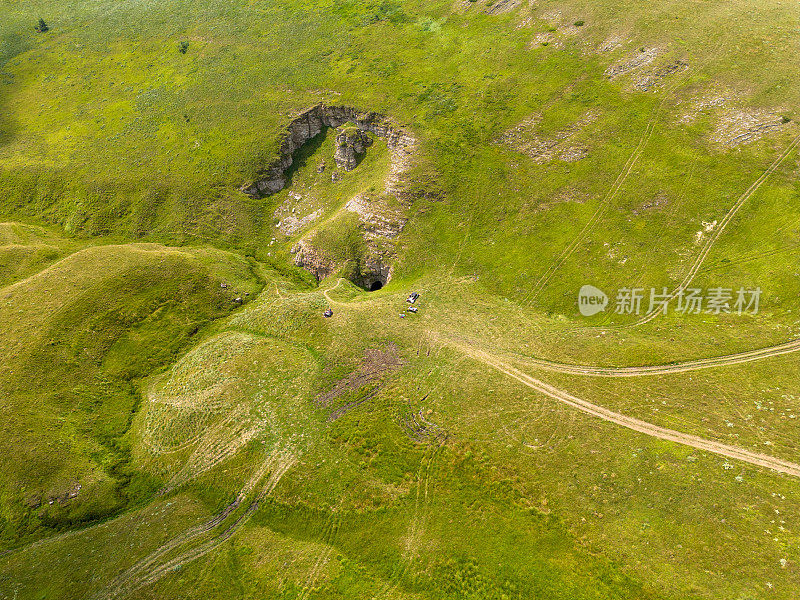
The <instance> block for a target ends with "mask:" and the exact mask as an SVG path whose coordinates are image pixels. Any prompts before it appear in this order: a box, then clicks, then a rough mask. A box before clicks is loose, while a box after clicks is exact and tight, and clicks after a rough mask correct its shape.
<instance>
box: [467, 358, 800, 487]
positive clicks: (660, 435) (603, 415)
mask: <svg viewBox="0 0 800 600" xmlns="http://www.w3.org/2000/svg"><path fill="white" fill-rule="evenodd" d="M458 348H459V349H460V350H461V351H462V352H464V353H466V354H467V355H469V356H470V357H472V358H473V359H475V360H477V361H479V362H482V363H484V364H486V365H488V366H490V367H492V368H494V369H496V370H497V371H500V372H501V373H503V374H505V375H507V376H509V377H511V378H513V379H515V380H517V381H518V382H520V383H522V384H523V385H525V386H527V387H529V388H531V389H533V390H536V391H537V392H539V393H540V394H543V395H545V396H547V397H548V398H551V399H553V400H557V401H558V402H562V403H564V404H566V405H568V406H571V407H572V408H575V409H577V410H580V411H582V412H584V413H586V414H589V415H592V416H595V417H599V418H600V419H603V420H604V421H609V422H611V423H614V424H616V425H620V426H622V427H626V428H627V429H631V430H633V431H636V432H637V433H643V434H644V435H648V436H650V437H654V438H656V439H660V440H665V441H669V442H675V443H678V444H683V445H684V446H689V447H691V448H696V449H697V450H702V451H705V452H711V453H713V454H718V455H720V456H724V457H726V458H731V459H734V460H739V461H742V462H745V463H748V464H751V465H755V466H757V467H763V468H766V469H771V470H773V471H776V472H778V473H784V474H786V475H792V476H794V477H800V464H796V463H792V462H789V461H785V460H781V459H780V458H775V457H773V456H768V455H766V454H759V453H757V452H751V451H749V450H745V449H744V448H738V447H736V446H729V445H727V444H722V443H720V442H715V441H713V440H707V439H705V438H701V437H699V436H696V435H692V434H688V433H682V432H680V431H675V430H673V429H667V428H666V427H661V426H659V425H654V424H652V423H648V422H646V421H642V420H640V419H637V418H635V417H629V416H627V415H624V414H622V413H618V412H614V411H612V410H609V409H607V408H604V407H602V406H599V405H597V404H592V403H591V402H587V401H586V400H582V399H581V398H577V397H576V396H572V395H571V394H568V393H567V392H565V391H563V390H560V389H558V388H556V387H553V386H551V385H549V384H547V383H545V382H544V381H540V380H538V379H535V378H534V377H531V376H530V375H527V374H526V373H523V372H522V371H520V370H519V369H516V368H514V367H512V366H511V365H509V364H506V363H504V362H502V361H501V360H499V359H498V358H496V357H494V356H492V355H491V354H488V353H486V352H483V351H481V350H475V349H472V348H467V347H464V346H458Z"/></svg>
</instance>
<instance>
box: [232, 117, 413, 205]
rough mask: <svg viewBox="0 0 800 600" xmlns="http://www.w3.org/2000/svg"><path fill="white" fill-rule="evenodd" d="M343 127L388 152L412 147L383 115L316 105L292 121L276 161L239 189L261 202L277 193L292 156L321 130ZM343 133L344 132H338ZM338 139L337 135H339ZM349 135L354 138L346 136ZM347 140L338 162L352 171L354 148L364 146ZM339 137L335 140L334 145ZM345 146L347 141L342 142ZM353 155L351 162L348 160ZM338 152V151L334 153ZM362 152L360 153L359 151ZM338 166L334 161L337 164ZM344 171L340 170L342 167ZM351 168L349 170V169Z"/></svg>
mask: <svg viewBox="0 0 800 600" xmlns="http://www.w3.org/2000/svg"><path fill="white" fill-rule="evenodd" d="M345 123H352V124H353V125H355V127H356V128H357V129H358V130H360V131H361V132H366V131H369V132H371V133H373V134H374V135H376V136H377V137H379V138H381V139H383V140H385V141H386V145H387V146H388V147H389V149H390V150H393V151H397V150H402V149H404V148H405V147H407V146H410V145H413V143H414V138H413V136H411V135H410V134H409V132H408V131H406V130H405V129H404V128H403V127H401V126H399V125H397V124H395V123H393V122H392V121H391V120H389V119H387V118H386V117H384V116H383V115H380V114H378V113H375V112H371V111H362V110H359V109H357V108H353V107H351V106H328V105H326V104H317V105H316V106H312V107H311V108H309V109H307V110H304V111H303V112H302V113H300V114H299V115H298V116H297V117H295V118H294V119H293V120H292V121H291V122H290V123H289V125H288V126H287V127H286V131H285V132H284V134H283V139H282V140H281V145H280V151H279V157H278V158H277V159H276V160H275V161H273V162H272V163H271V164H269V165H267V166H266V167H265V168H264V170H263V171H262V173H261V174H260V175H259V176H258V177H257V178H256V179H255V180H254V181H251V182H249V183H246V184H245V185H243V186H242V187H241V188H240V189H241V190H242V191H243V192H244V193H245V194H247V195H248V196H250V197H252V198H263V197H264V196H269V195H271V194H274V193H276V192H279V191H280V190H282V189H283V188H284V186H285V185H286V176H285V173H286V170H287V169H288V168H289V167H290V166H292V155H293V154H294V152H295V150H297V149H298V148H300V147H301V146H302V145H303V144H305V143H306V142H307V141H308V140H310V139H312V138H314V137H316V136H317V135H319V134H320V133H321V132H322V128H323V127H334V128H336V127H340V126H341V125H344V124H345ZM342 133H345V132H342ZM340 135H341V134H340ZM350 135H351V136H352V135H356V134H353V133H350ZM365 137H368V136H365V135H364V136H363V137H359V139H358V140H357V139H351V140H349V141H350V142H352V143H353V144H354V145H352V146H345V150H343V151H342V153H341V155H342V160H343V161H345V162H347V163H348V164H352V165H353V167H354V166H355V164H357V156H356V155H357V154H358V152H357V146H356V145H355V144H357V143H360V144H363V143H364V138H365ZM338 140H339V136H337V143H338ZM343 141H344V142H347V140H343ZM351 150H352V154H353V159H354V160H355V164H354V163H353V161H352V160H350V159H349V158H348V156H349V155H350V154H351ZM337 152H338V149H337ZM362 152H363V149H362ZM337 164H338V160H337ZM343 168H344V167H343ZM351 168H352V167H351Z"/></svg>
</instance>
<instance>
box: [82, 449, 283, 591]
mask: <svg viewBox="0 0 800 600" xmlns="http://www.w3.org/2000/svg"><path fill="white" fill-rule="evenodd" d="M296 462H297V458H296V456H295V455H294V454H292V453H288V452H273V453H272V454H271V455H270V456H269V457H268V458H267V460H266V461H265V462H264V463H263V464H262V465H261V467H260V468H259V469H258V471H257V472H256V473H255V474H254V475H253V477H251V478H250V480H249V481H248V482H247V483H246V484H245V485H244V487H243V488H242V489H241V490H240V491H239V494H238V495H237V497H236V499H235V500H234V501H233V502H232V503H231V504H229V505H228V506H227V507H225V509H224V510H223V511H222V512H220V513H219V514H217V515H215V516H214V517H213V518H211V519H209V520H208V521H206V522H205V523H202V524H200V525H197V526H195V527H193V528H191V529H189V530H187V531H185V532H183V533H181V534H179V535H177V536H175V537H174V538H172V539H171V540H169V541H168V542H167V543H165V544H164V545H162V546H161V547H159V548H158V549H156V550H155V551H153V552H151V553H150V554H149V555H148V556H146V557H144V558H143V559H141V560H139V561H138V562H137V563H135V564H134V565H133V566H131V567H130V568H128V569H127V570H125V571H123V572H122V573H120V574H119V575H118V576H117V577H115V578H114V580H113V581H112V582H111V583H109V584H108V585H107V586H106V587H105V588H103V589H102V590H100V591H99V592H98V593H96V594H94V595H93V596H91V598H92V600H110V599H112V598H119V597H125V596H127V595H129V594H131V593H133V592H135V591H136V590H138V589H140V588H142V587H144V586H147V585H151V584H153V583H155V582H156V581H158V580H159V579H161V578H162V577H164V576H165V575H167V574H168V573H170V572H172V571H175V570H177V569H179V568H181V567H182V566H183V565H185V564H187V563H190V562H192V561H194V560H196V559H198V558H200V557H202V556H204V555H206V554H207V553H208V552H210V551H211V550H214V549H215V548H217V547H218V546H220V545H221V544H222V543H224V542H225V541H227V540H228V539H230V538H231V537H232V536H233V535H234V534H235V533H236V532H237V531H238V530H239V529H240V528H241V527H242V525H244V524H245V523H247V522H248V521H249V520H250V517H252V515H253V514H254V513H255V512H256V510H258V507H259V503H260V502H261V501H262V500H263V499H264V498H265V497H266V496H267V495H269V494H270V493H271V492H272V491H273V490H274V489H275V487H276V486H277V485H278V482H280V480H281V478H282V477H283V475H284V474H285V473H286V472H287V471H288V470H289V469H290V468H291V467H292V466H293V465H294V464H295V463H296ZM267 472H269V476H268V477H267V480H266V482H265V483H264V485H263V486H262V488H261V489H260V490H259V491H258V493H257V494H256V495H255V497H253V499H252V500H251V501H250V503H249V504H248V505H247V508H246V509H245V510H244V512H243V513H242V514H240V515H239V516H238V517H237V518H236V520H235V521H234V522H233V523H231V524H230V525H228V526H227V527H226V528H225V529H223V530H222V531H217V532H215V530H217V529H218V528H219V527H220V526H221V525H223V523H224V522H225V521H226V520H227V519H228V518H229V517H230V516H231V515H233V514H234V513H235V512H236V511H237V510H238V509H239V508H240V506H242V505H243V503H244V501H245V500H246V499H247V498H248V497H249V496H250V495H251V493H252V492H253V490H254V489H256V488H257V487H258V484H259V483H260V482H261V481H262V480H263V479H264V477H265V476H266V475H267ZM175 552H179V554H178V555H177V556H173V554H174V553H175ZM171 556H172V558H170V557H171Z"/></svg>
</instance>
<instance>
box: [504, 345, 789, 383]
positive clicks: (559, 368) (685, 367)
mask: <svg viewBox="0 0 800 600" xmlns="http://www.w3.org/2000/svg"><path fill="white" fill-rule="evenodd" d="M797 351H800V340H792V341H790V342H786V343H784V344H778V345H777V346H768V347H766V348H758V349H756V350H748V351H746V352H739V353H737V354H724V355H722V356H712V357H710V358H700V359H697V360H687V361H684V362H676V363H670V364H665V365H644V366H635V367H595V366H592V365H577V364H569V363H560V362H555V361H549V360H544V359H539V358H526V357H519V358H517V360H519V361H521V362H524V363H525V364H526V365H530V366H532V367H537V368H541V369H545V370H548V371H554V372H556V373H564V374H566V375H586V376H590V377H643V376H647V375H664V374H668V373H685V372H686V371H697V370H699V369H711V368H714V367H727V366H731V365H738V364H742V363H747V362H752V361H756V360H763V359H766V358H773V357H776V356H782V355H784V354H791V353H793V352H797Z"/></svg>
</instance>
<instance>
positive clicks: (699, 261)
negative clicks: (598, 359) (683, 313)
mask: <svg viewBox="0 0 800 600" xmlns="http://www.w3.org/2000/svg"><path fill="white" fill-rule="evenodd" d="M798 144H800V135H798V136H797V137H796V138H794V140H792V143H791V144H789V145H788V146H787V147H786V149H785V150H784V151H783V152H781V154H780V155H779V156H778V157H777V158H776V159H775V160H774V161H773V162H772V164H771V165H770V166H769V167H767V169H766V170H765V171H764V172H763V173H761V175H760V176H759V177H758V179H756V180H755V181H754V182H753V183H752V184H751V185H750V187H749V188H747V189H746V190H745V191H744V192H743V193H742V195H741V196H739V198H738V199H737V200H736V202H735V203H734V204H733V206H732V207H731V208H730V210H729V211H728V212H727V213H726V214H725V216H724V217H723V219H722V221H721V222H720V224H719V227H717V228H716V229H715V230H714V232H713V234H712V235H711V236H710V237H709V238H708V239H707V240H706V243H705V244H704V245H703V249H702V250H701V251H700V254H699V255H698V256H697V258H696V259H695V261H694V263H692V266H691V267H690V268H689V271H688V273H686V276H685V277H684V278H683V281H681V283H680V284H679V285H678V287H676V288H675V289H674V290H673V291H672V293H671V294H670V296H669V300H673V299H674V298H676V297H677V296H678V295H679V294H681V293H682V292H683V291H685V290H686V288H688V287H689V285H690V284H691V283H692V281H693V280H694V278H695V277H696V276H697V273H698V272H699V271H700V267H701V266H702V265H703V263H704V262H705V260H706V258H707V257H708V254H709V253H710V252H711V248H712V247H713V246H714V244H715V243H716V242H717V240H718V239H719V237H720V235H722V232H723V231H725V228H726V227H727V226H728V224H729V223H730V222H731V221H732V220H733V217H734V216H736V213H737V212H739V209H740V208H742V206H744V204H745V202H747V201H748V200H749V199H750V198H751V197H752V196H753V194H755V193H756V191H758V189H759V188H760V187H761V186H762V185H763V184H764V182H765V181H766V180H767V179H769V176H770V175H772V173H774V172H775V170H776V169H777V168H778V167H779V166H780V165H781V163H783V161H785V160H786V159H787V158H788V157H789V155H790V154H791V153H792V151H793V150H794V149H795V148H797V146H798ZM660 313H661V310H660V309H658V310H652V311H650V312H648V313H647V314H646V315H644V316H643V317H642V318H641V319H638V320H637V321H635V322H634V323H631V324H630V325H627V326H626V327H637V326H639V325H644V324H645V323H649V322H650V321H652V320H653V319H655V318H656V317H657V316H658V315H659V314H660Z"/></svg>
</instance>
